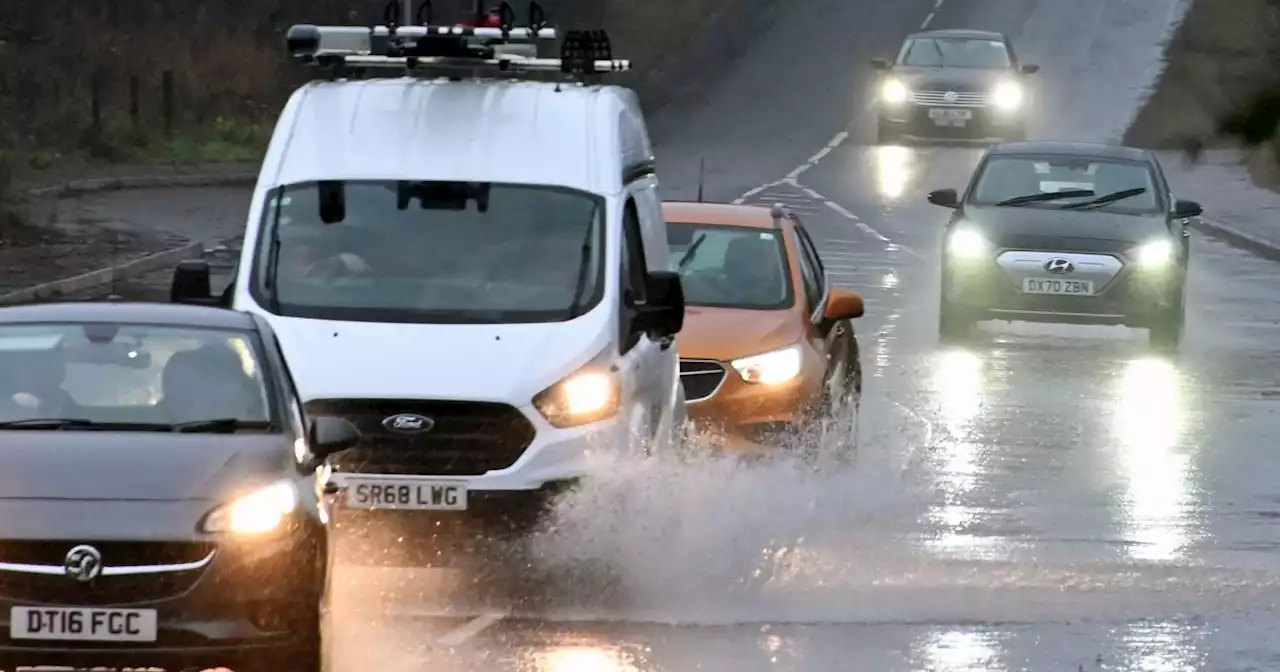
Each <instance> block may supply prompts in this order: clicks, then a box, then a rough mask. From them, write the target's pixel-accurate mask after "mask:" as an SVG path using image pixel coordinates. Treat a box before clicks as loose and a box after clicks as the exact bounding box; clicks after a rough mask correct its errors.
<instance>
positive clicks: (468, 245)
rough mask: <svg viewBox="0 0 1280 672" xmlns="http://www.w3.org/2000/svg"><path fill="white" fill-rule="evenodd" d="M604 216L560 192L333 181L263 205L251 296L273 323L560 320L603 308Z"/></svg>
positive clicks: (582, 198) (283, 192)
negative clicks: (287, 319)
mask: <svg viewBox="0 0 1280 672" xmlns="http://www.w3.org/2000/svg"><path fill="white" fill-rule="evenodd" d="M603 212H604V208H603V200H602V199H601V198H600V197H599V196H596V195H593V194H588V193H586V192H580V191H576V190H572V189H564V188H559V187H547V186H534V185H517V184H496V183H493V184H491V183H476V182H469V183H467V182H421V181H417V182H415V181H395V180H390V181H348V182H341V181H334V182H308V183H299V184H294V185H287V186H284V187H280V188H278V189H276V190H275V191H273V192H272V193H271V195H270V198H268V202H267V206H266V208H265V211H264V212H263V220H262V222H263V225H262V227H261V234H260V239H259V241H258V245H257V247H256V250H257V251H256V257H257V259H256V260H255V264H254V278H253V282H252V289H251V291H252V292H253V293H254V295H255V298H257V299H258V301H259V303H261V304H262V305H263V306H266V307H267V309H268V310H270V311H271V312H273V313H276V314H279V315H286V316H291V317H307V318H314V319H331V320H346V321H362V322H417V323H437V324H510V323H529V322H559V321H565V320H570V319H573V318H575V317H578V316H579V315H582V314H584V313H586V312H587V311H589V310H590V309H591V308H593V307H594V306H595V305H596V304H598V303H599V302H600V299H601V297H602V295H603V289H604V264H603V259H604V254H603V252H604V215H603Z"/></svg>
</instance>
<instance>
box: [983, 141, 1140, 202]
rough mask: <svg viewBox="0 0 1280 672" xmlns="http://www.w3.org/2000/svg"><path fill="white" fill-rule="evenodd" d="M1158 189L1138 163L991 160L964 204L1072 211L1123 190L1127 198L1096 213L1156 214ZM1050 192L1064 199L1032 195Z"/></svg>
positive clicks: (1068, 159)
mask: <svg viewBox="0 0 1280 672" xmlns="http://www.w3.org/2000/svg"><path fill="white" fill-rule="evenodd" d="M1158 191H1159V190H1158V189H1156V180H1155V176H1154V175H1153V174H1152V171H1151V167H1150V166H1149V165H1147V164H1145V163H1142V162H1139V161H1125V160H1121V159H1106V158H1098V157H1079V156H1064V155H1046V156H1026V155H1018V156H993V157H991V158H990V159H989V160H988V161H987V162H986V165H985V166H983V167H982V172H981V174H980V175H978V178H977V181H976V183H975V184H974V187H973V193H972V195H971V196H970V199H969V202H970V203H972V204H974V205H1018V206H1020V207H1030V208H1055V209H1056V208H1063V207H1071V208H1074V207H1079V206H1082V205H1084V204H1086V203H1089V202H1090V201H1096V200H1098V199H1099V198H1101V197H1104V196H1111V195H1113V194H1114V195H1118V196H1125V193H1122V192H1127V193H1128V194H1129V195H1127V196H1125V197H1123V198H1118V199H1117V200H1114V201H1112V202H1103V203H1102V204H1100V205H1099V206H1098V207H1097V208H1096V209H1099V210H1106V211H1107V212H1115V213H1122V214H1125V213H1127V214H1151V213H1159V212H1161V201H1160V195H1159V194H1158ZM1055 192H1063V193H1064V195H1063V197H1061V198H1054V197H1052V196H1043V197H1037V195H1039V194H1052V193H1055ZM1033 197H1035V198H1033ZM1006 201H1014V202H1013V203H1005V202H1006ZM1028 201H1030V202H1028Z"/></svg>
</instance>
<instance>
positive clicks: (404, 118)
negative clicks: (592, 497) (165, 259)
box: [173, 26, 684, 529]
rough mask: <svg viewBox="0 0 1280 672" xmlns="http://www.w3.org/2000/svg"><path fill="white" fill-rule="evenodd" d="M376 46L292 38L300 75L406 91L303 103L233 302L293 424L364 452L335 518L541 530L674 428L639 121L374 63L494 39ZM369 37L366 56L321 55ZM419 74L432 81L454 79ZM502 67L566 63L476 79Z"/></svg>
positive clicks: (543, 95)
mask: <svg viewBox="0 0 1280 672" xmlns="http://www.w3.org/2000/svg"><path fill="white" fill-rule="evenodd" d="M370 30H371V29H369V28H346V27H341V28H330V27H324V28H321V27H315V26H295V27H294V29H293V30H292V31H291V32H290V45H291V48H292V49H294V50H295V53H297V52H298V50H299V45H300V44H302V45H303V46H304V47H305V46H306V45H311V46H310V47H307V49H306V50H305V52H306V55H307V56H308V57H314V60H316V61H320V62H324V63H326V64H328V65H334V62H333V61H334V60H335V59H336V60H337V61H338V63H337V65H338V66H343V65H345V66H346V67H348V68H349V67H351V66H352V64H353V63H358V64H360V65H362V66H364V67H368V68H373V67H377V66H382V65H395V64H398V67H399V68H400V72H399V73H395V75H393V76H391V77H372V78H364V79H345V78H335V79H332V80H330V81H316V82H312V83H310V84H307V85H306V86H303V87H302V88H301V89H299V90H298V91H297V92H295V93H294V95H293V96H292V98H291V99H290V100H289V102H288V104H287V105H286V107H285V109H284V112H283V113H282V114H281V116H280V119H279V121H278V122H277V125H276V129H275V133H274V135H273V137H272V139H271V144H270V147H269V149H268V150H267V154H266V158H265V160H264V162H263V165H262V172H261V175H260V176H259V178H258V183H257V187H256V188H255V190H254V194H253V200H252V205H251V206H250V211H249V216H248V220H247V223H246V233H245V238H244V247H243V252H242V255H241V258H240V264H239V270H238V272H237V275H236V278H235V280H234V283H233V285H232V286H231V287H229V288H228V291H227V293H226V294H225V295H224V298H225V299H226V300H228V301H227V302H229V304H230V306H231V307H234V308H236V309H239V310H245V311H250V312H253V313H257V314H260V315H262V316H263V317H265V318H266V319H267V320H268V321H269V322H270V324H271V326H272V328H273V329H274V330H275V332H276V334H277V336H278V338H279V341H280V342H279V346H280V347H281V348H282V349H283V351H284V352H285V353H287V354H288V359H289V362H290V363H291V365H293V366H294V367H295V369H296V370H295V371H293V374H294V377H295V378H296V380H297V384H298V386H299V388H300V389H299V393H300V397H301V398H302V399H304V400H305V404H304V405H305V411H304V412H306V413H311V414H315V413H324V414H329V415H339V416H342V417H345V418H348V419H350V420H352V421H353V422H354V423H355V424H356V425H357V426H358V427H359V428H360V430H361V431H362V432H363V433H364V436H365V440H364V442H363V443H362V444H361V446H359V447H358V448H355V449H352V450H350V451H347V452H346V453H344V454H343V455H341V456H335V457H334V458H333V459H332V460H331V462H332V467H333V469H334V472H333V475H332V481H333V482H334V483H336V484H338V488H334V489H341V490H342V491H344V494H343V495H342V497H341V499H340V501H342V502H343V503H344V505H345V506H344V507H343V508H345V509H347V510H351V509H363V510H381V509H399V510H406V509H407V510H415V511H423V512H428V513H424V514H422V515H421V516H420V517H416V518H418V519H420V520H424V521H430V524H431V525H438V524H439V521H440V520H441V518H442V516H441V515H440V514H433V513H430V512H439V511H446V512H449V513H448V514H444V515H443V518H445V519H450V518H452V519H455V520H460V521H469V520H470V519H471V518H472V517H471V516H466V515H460V514H459V512H470V513H477V514H484V513H488V512H489V511H491V510H494V511H501V512H504V513H506V514H508V515H507V516H502V517H501V518H509V517H510V516H511V515H512V514H514V515H515V516H516V517H519V516H520V515H523V514H527V515H526V518H525V519H522V521H523V522H522V524H523V523H531V522H533V518H535V517H536V516H533V515H532V514H533V513H535V512H536V511H537V510H538V507H537V504H538V503H539V500H542V499H544V497H545V496H546V495H547V494H549V493H552V492H555V491H556V490H558V489H559V488H560V487H562V486H563V485H565V484H567V483H571V482H573V481H575V479H579V478H580V477H582V476H584V475H585V474H586V467H587V458H588V455H589V453H591V452H592V451H610V450H641V449H643V447H644V446H645V445H646V444H645V443H644V442H647V441H657V442H662V441H667V440H669V439H670V438H672V437H674V436H676V435H677V434H678V432H679V431H680V425H681V424H682V422H683V417H684V397H683V391H682V388H681V386H680V382H679V375H678V360H677V355H676V347H675V344H674V339H675V335H676V333H677V332H679V330H680V328H681V325H682V324H683V316H684V297H683V293H682V291H681V287H680V281H679V279H678V277H677V276H676V275H675V274H674V273H671V272H669V271H668V268H669V264H668V259H667V254H668V252H667V249H668V248H667V244H666V238H665V236H666V233H665V227H664V225H663V221H662V212H661V208H660V205H659V198H658V194H657V186H658V182H657V179H656V176H655V174H654V161H653V155H652V150H651V147H650V143H649V137H648V131H647V129H646V126H645V121H644V116H643V115H642V113H641V110H640V107H639V103H638V100H637V97H636V95H635V94H634V93H633V92H632V91H630V90H628V89H624V88H619V87H616V86H604V85H598V84H584V83H581V82H569V83H565V82H552V81H528V80H527V79H520V78H508V79H501V80H499V79H494V78H483V77H482V78H475V77H470V76H468V77H465V78H452V79H451V78H444V77H435V78H427V77H421V76H405V75H404V74H403V73H404V69H405V67H406V65H405V63H406V58H405V57H403V56H400V57H397V56H379V55H369V53H368V52H369V48H368V44H369V43H370V42H372V43H373V44H374V45H376V44H377V43H378V42H379V39H378V38H379V37H381V42H382V43H383V47H384V48H385V47H386V43H388V42H390V43H392V44H394V43H395V42H396V38H395V34H398V33H404V34H406V35H409V36H411V37H414V36H416V37H418V38H421V37H422V35H424V33H425V32H427V31H431V30H453V31H455V32H454V33H453V34H454V35H457V34H459V33H458V32H457V31H459V30H465V31H467V35H472V34H474V35H477V36H480V33H481V32H482V31H484V30H486V29H483V28H476V29H458V28H441V29H436V28H430V27H427V28H423V27H416V28H402V29H400V30H399V31H388V30H387V29H385V28H378V29H372V37H371V36H370ZM488 30H496V29H488ZM515 30H523V29H515ZM359 31H365V33H364V37H365V38H366V41H365V43H363V44H362V45H358V46H357V48H355V49H350V50H348V49H343V50H338V49H333V48H329V47H327V46H325V45H327V44H330V43H332V42H334V41H335V40H336V38H334V39H331V38H332V36H333V35H337V36H338V37H339V38H341V41H342V43H343V44H350V43H351V42H352V40H353V38H352V36H353V35H358V34H360V33H359ZM379 31H380V32H379ZM528 32H529V34H530V35H531V36H535V37H543V38H545V37H546V36H547V34H548V33H549V29H541V30H539V29H537V28H533V29H529V31H528ZM512 33H514V31H512ZM388 34H391V35H392V37H391V39H390V40H388V38H387V35H388ZM551 34H554V33H553V32H551ZM508 37H510V35H508ZM570 38H573V39H576V40H578V41H577V42H576V43H575V44H576V45H577V46H579V47H581V45H582V41H583V40H584V39H587V38H586V37H583V36H582V35H577V36H576V37H575V36H574V35H573V34H570V36H568V37H567V38H566V44H567V43H569V42H571V41H572V40H571V39H570ZM589 38H590V39H592V40H596V41H597V42H598V41H599V40H600V39H601V36H600V35H599V34H592V35H590V36H589ZM605 39H607V38H605ZM421 42H428V40H425V39H422V40H421ZM402 46H403V45H402ZM596 47H597V49H599V48H600V45H599V44H597V45H596ZM603 49H604V52H606V53H607V51H608V47H607V43H606V44H605V45H603ZM317 54H319V55H318V56H317ZM352 54H354V55H352ZM490 56H492V54H490ZM417 59H418V63H417V67H419V68H421V67H423V66H424V65H432V66H435V68H436V69H433V70H432V71H431V72H432V74H436V73H438V72H439V69H438V68H439V67H444V66H448V65H456V64H458V63H459V62H462V61H464V60H465V57H458V56H456V55H455V56H446V57H425V56H418V57H417ZM512 61H519V63H518V65H520V66H521V67H524V68H526V69H527V70H538V69H540V68H541V69H543V70H546V69H552V68H555V69H560V68H561V66H562V64H565V63H567V59H541V60H532V59H527V58H521V57H518V56H510V57H507V58H501V57H500V58H492V57H490V58H472V60H471V61H469V62H465V66H466V67H468V68H474V69H483V68H485V67H490V68H496V67H504V68H505V67H509V66H510V65H511V64H512ZM503 62H506V65H502V63H503ZM495 63H496V64H497V65H494V64H495ZM593 64H594V65H593ZM625 65H626V64H625V62H613V61H611V62H604V63H598V62H595V61H588V67H590V68H591V69H592V70H596V71H598V70H600V69H604V68H613V69H621V68H622V67H624V66H625ZM580 66H581V60H579V61H578V65H577V66H575V67H579V68H580ZM565 69H572V68H569V67H566V68H565ZM173 299H174V300H175V301H181V302H208V301H211V300H213V299H211V297H210V295H209V268H208V265H207V264H205V263H204V262H200V261H196V262H188V263H186V264H183V265H182V266H181V267H180V268H179V269H178V271H177V272H176V274H175V277H174V286H173ZM224 305H225V303H224ZM353 515H357V516H358V515H374V516H375V519H376V516H378V515H381V514H368V513H364V514H359V513H357V514H353ZM406 515H407V516H408V517H409V518H415V516H413V515H410V514H396V519H397V520H401V521H402V520H403V519H404V518H405V517H406ZM467 526H469V523H467ZM433 529H434V528H433Z"/></svg>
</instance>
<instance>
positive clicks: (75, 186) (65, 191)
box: [25, 171, 258, 198]
mask: <svg viewBox="0 0 1280 672" xmlns="http://www.w3.org/2000/svg"><path fill="white" fill-rule="evenodd" d="M257 180H258V173H257V171H253V172H248V171H242V172H230V173H191V174H177V175H135V176H128V177H100V178H88V179H81V180H70V181H67V182H61V183H58V184H53V185H47V186H43V187H35V188H32V189H27V190H26V192H25V193H26V194H27V195H28V196H30V197H32V198H66V197H68V196H76V195H79V194H90V193H97V192H103V191H128V190H136V189H172V188H178V187H231V186H252V185H253V184H255V183H256V182H257Z"/></svg>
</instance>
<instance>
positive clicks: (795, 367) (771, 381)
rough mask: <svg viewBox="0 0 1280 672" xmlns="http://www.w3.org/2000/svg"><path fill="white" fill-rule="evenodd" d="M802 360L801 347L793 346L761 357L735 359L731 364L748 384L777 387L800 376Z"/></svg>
mask: <svg viewBox="0 0 1280 672" xmlns="http://www.w3.org/2000/svg"><path fill="white" fill-rule="evenodd" d="M801 359H802V358H801V355H800V346H797V345H792V346H788V347H785V348H782V349H780V350H774V351H772V352H766V353H764V354H760V355H752V356H750V357H743V358H742V359H735V360H733V361H732V362H730V364H732V365H733V368H734V369H735V370H736V371H737V372H738V375H739V376H742V379H743V380H745V381H747V382H748V383H763V384H765V385H777V384H779V383H785V382H787V381H788V380H791V379H792V378H795V377H796V376H798V375H800V366H801V364H802V361H801Z"/></svg>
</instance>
